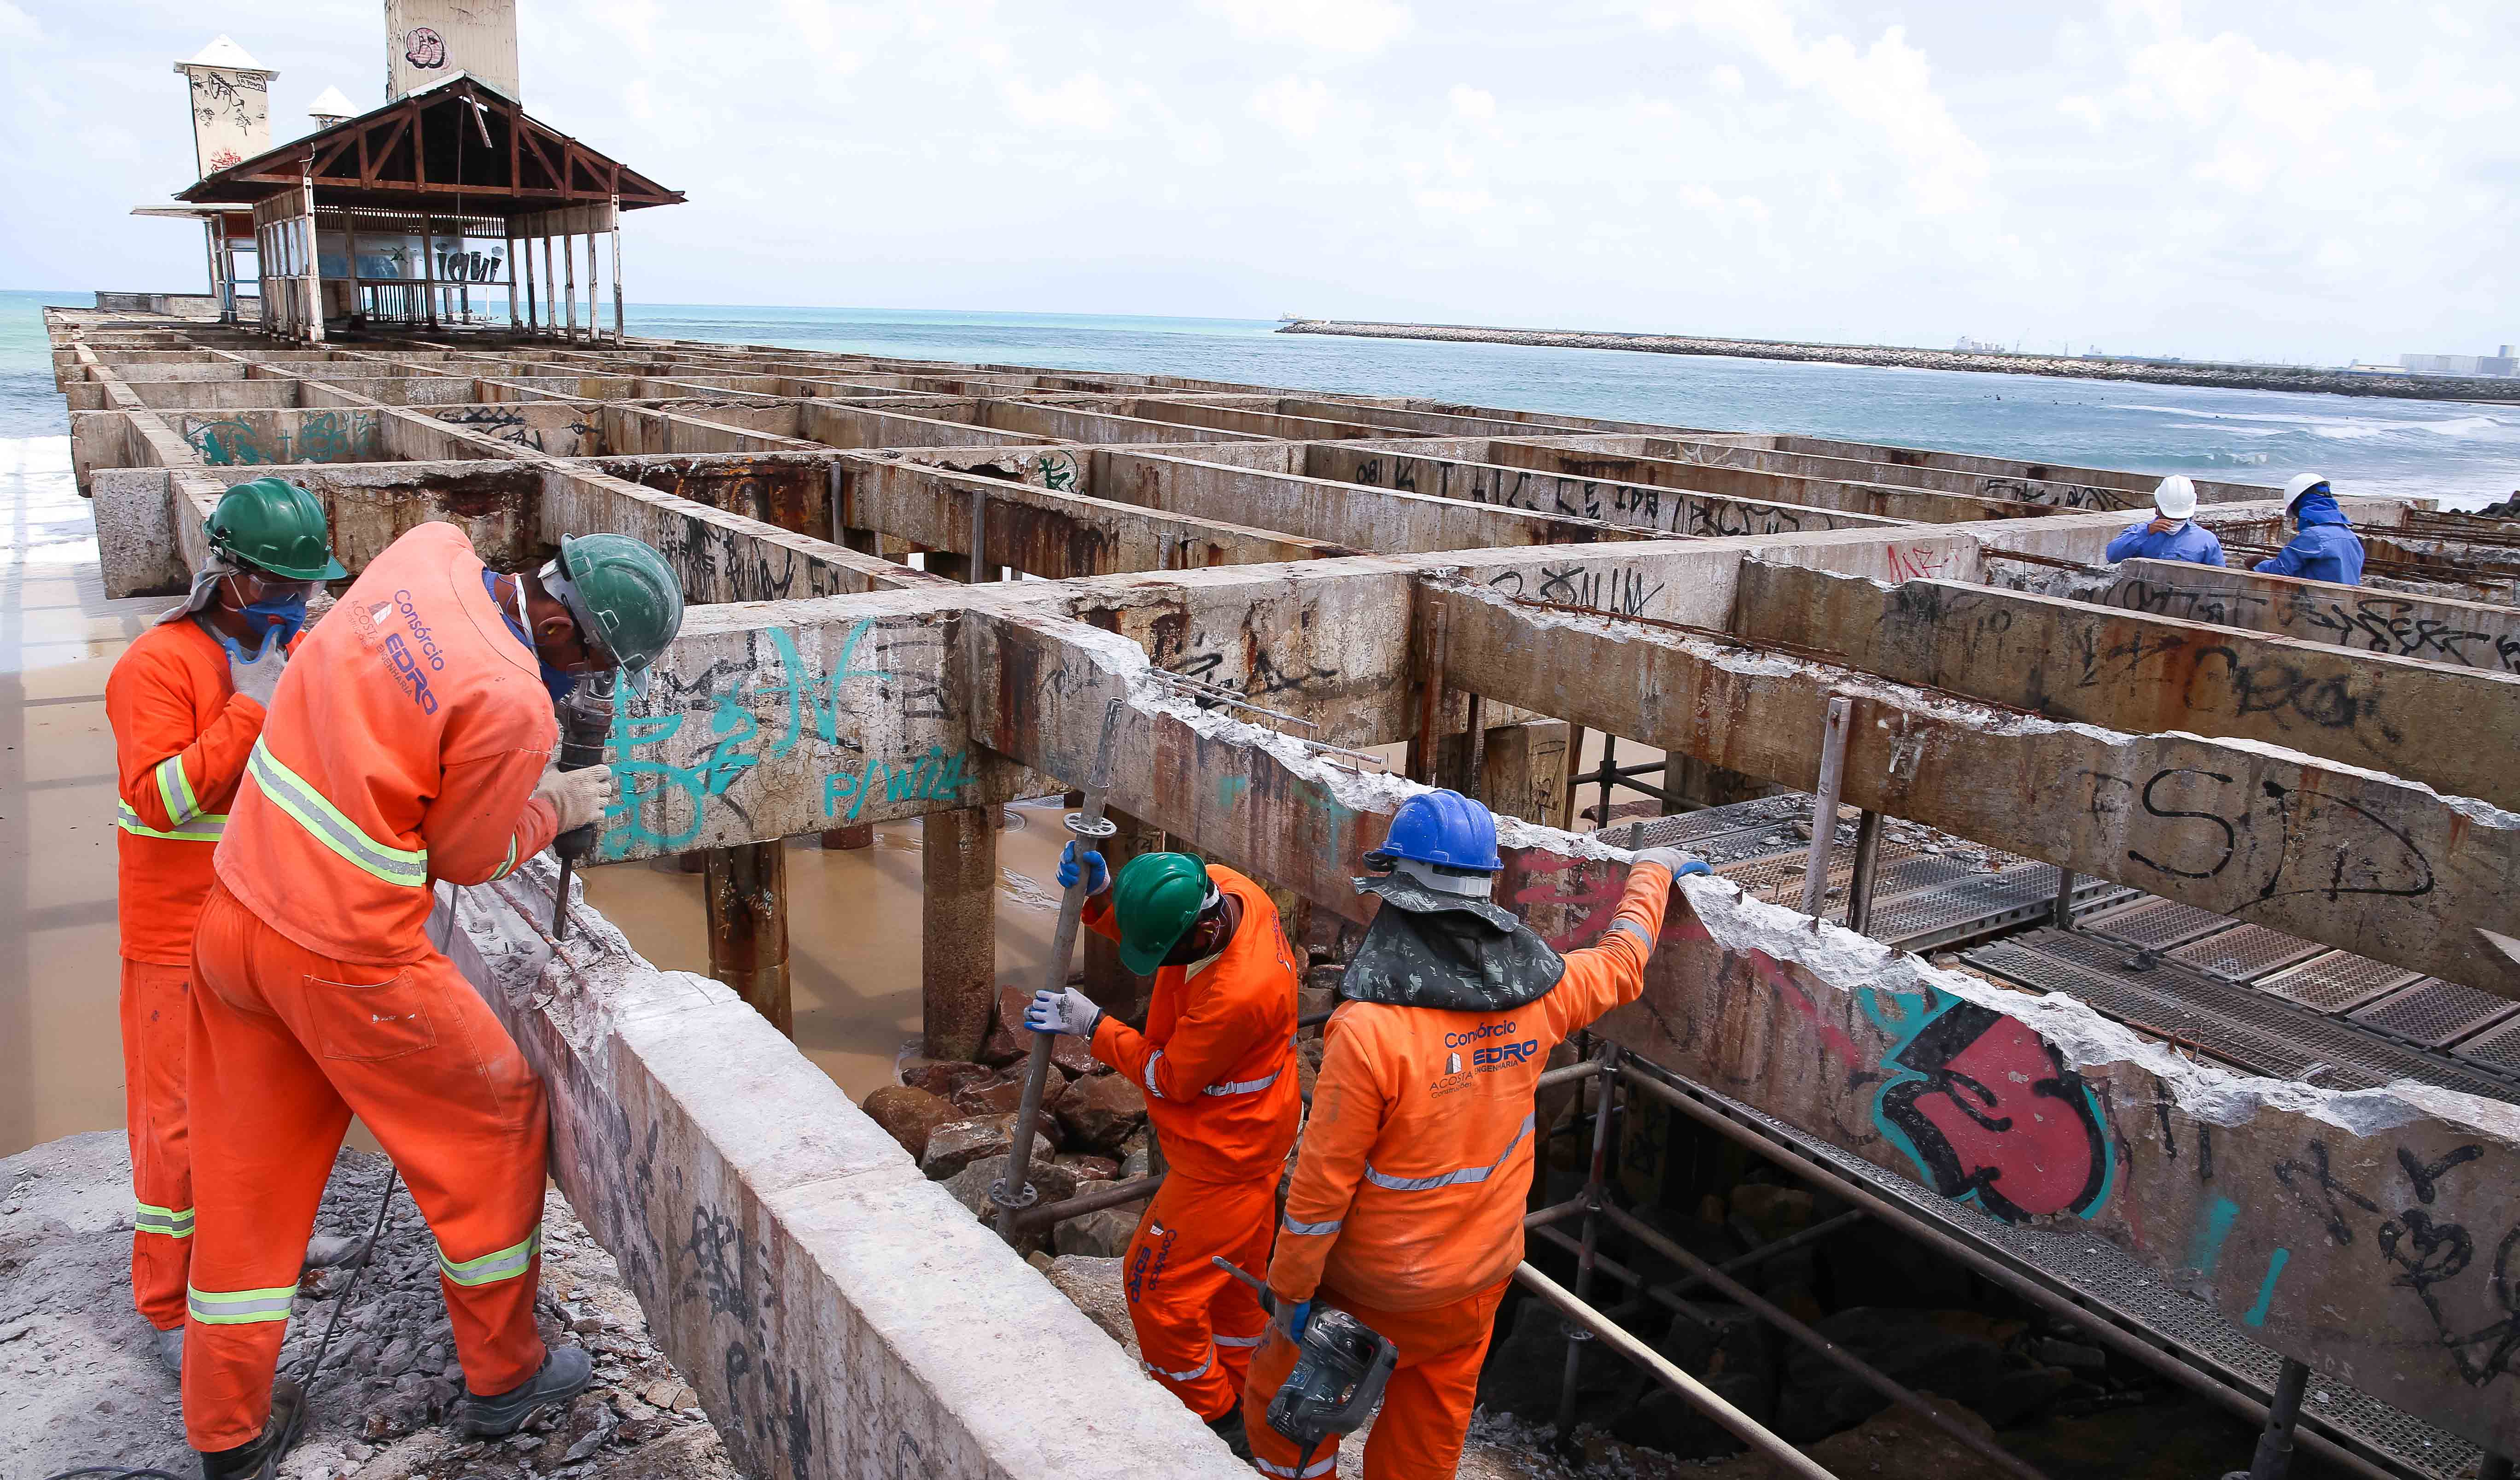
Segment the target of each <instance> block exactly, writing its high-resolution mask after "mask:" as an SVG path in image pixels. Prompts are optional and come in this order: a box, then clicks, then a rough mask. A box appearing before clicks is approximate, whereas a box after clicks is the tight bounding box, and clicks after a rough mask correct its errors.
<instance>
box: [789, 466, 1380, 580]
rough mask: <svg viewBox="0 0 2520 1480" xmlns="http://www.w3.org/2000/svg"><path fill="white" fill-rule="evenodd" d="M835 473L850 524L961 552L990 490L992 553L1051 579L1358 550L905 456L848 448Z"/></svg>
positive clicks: (1004, 561)
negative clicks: (974, 508)
mask: <svg viewBox="0 0 2520 1480" xmlns="http://www.w3.org/2000/svg"><path fill="white" fill-rule="evenodd" d="M839 477H840V478H841V480H842V488H843V496H844V497H845V498H846V500H847V505H848V514H847V521H848V525H849V527H851V528H866V529H874V530H877V531H878V532H880V533H883V534H888V535H891V536H893V537H895V538H897V539H903V540H908V541H909V542H911V543H912V544H915V545H920V546H923V547H925V548H927V549H929V550H941V551H946V552H950V553H953V554H958V555H968V554H969V553H970V545H971V502H972V499H973V498H974V497H975V496H982V497H985V499H986V501H987V508H988V529H987V534H986V536H985V539H986V544H987V551H986V553H987V555H988V556H989V558H990V560H991V561H992V562H994V563H996V564H1000V565H1012V566H1013V567H1014V568H1015V569H1017V570H1021V571H1025V572H1027V573H1029V574H1032V575H1037V576H1040V577H1042V578H1044V579H1046V580H1061V579H1065V578H1067V577H1071V576H1090V575H1109V574H1112V573H1114V572H1118V571H1124V570H1171V569H1186V568H1190V567H1193V566H1198V565H1251V564H1262V563H1267V562H1271V561H1302V560H1317V559H1320V558H1322V557H1325V556H1337V555H1348V554H1353V553H1354V552H1352V551H1349V550H1346V549H1343V548H1341V547H1339V546H1336V545H1331V544H1328V543H1325V542H1323V541H1320V540H1307V539H1299V538H1296V537H1293V536H1289V535H1283V534H1278V533H1274V532H1272V531H1270V530H1267V529H1259V528H1254V527H1251V526H1249V525H1245V524H1238V523H1228V522H1225V521H1222V520H1218V519H1204V518H1192V517H1187V516H1180V515H1172V514H1164V513H1160V512H1157V511H1153V510H1148V509H1143V508H1140V507H1138V506H1136V505H1133V504H1117V503H1112V502H1111V501H1109V500H1107V499H1093V498H1085V497H1082V496H1080V495H1077V494H1073V493H1060V492H1053V491H1051V490H1050V489H1047V488H1036V487H1030V486H1027V485H1025V484H1022V483H1011V482H1008V481H1005V480H1004V479H1000V478H991V477H984V476H980V475H976V474H971V473H957V472H953V471H947V470H944V469H939V468H934V467H930V466H927V465H924V464H921V463H914V462H910V461H907V460H903V459H891V460H886V459H882V458H875V457H859V456H850V457H847V458H845V459H844V460H843V461H842V463H841V464H840V465H839Z"/></svg>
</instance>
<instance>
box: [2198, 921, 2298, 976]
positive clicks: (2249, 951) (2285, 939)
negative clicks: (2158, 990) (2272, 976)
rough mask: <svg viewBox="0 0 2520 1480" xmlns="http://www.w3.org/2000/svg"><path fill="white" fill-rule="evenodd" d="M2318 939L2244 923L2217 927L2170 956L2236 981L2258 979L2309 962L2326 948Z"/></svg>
mask: <svg viewBox="0 0 2520 1480" xmlns="http://www.w3.org/2000/svg"><path fill="white" fill-rule="evenodd" d="M2326 949H2327V948H2326V947H2325V946H2322V945H2320V944H2318V942H2317V941H2311V940H2304V939H2302V938H2301V937H2300V936H2298V935H2286V934H2285V933H2283V932H2282V931H2281V930H2270V929H2268V928H2267V927H2266V926H2264V925H2242V926H2240V927H2239V928H2238V929H2236V930H2217V931H2215V932H2214V933H2213V934H2211V935H2208V936H2205V937H2204V938H2203V939H2201V940H2191V941H2189V942H2188V943H2187V944H2185V945H2183V946H2179V947H2177V948H2175V949H2173V950H2172V951H2171V953H2170V954H2171V955H2172V956H2174V957H2176V958H2178V959H2179V960H2181V961H2183V962H2185V963H2187V964H2189V965H2191V966H2194V967H2195V968H2196V969H2198V970H2200V971H2211V972H2213V973H2214V974H2215V975H2217V976H2228V977H2229V978H2231V979H2232V980H2233V981H2255V980H2257V979H2258V978H2259V977H2261V976H2264V975H2266V974H2267V973H2268V972H2270V971H2276V970H2280V969H2282V968H2283V967H2285V966H2289V965H2292V964H2295V963H2297V962H2304V961H2308V960H2309V959H2310V958H2312V957H2314V956H2317V955H2318V954H2319V953H2320V952H2322V951H2324V950H2326Z"/></svg>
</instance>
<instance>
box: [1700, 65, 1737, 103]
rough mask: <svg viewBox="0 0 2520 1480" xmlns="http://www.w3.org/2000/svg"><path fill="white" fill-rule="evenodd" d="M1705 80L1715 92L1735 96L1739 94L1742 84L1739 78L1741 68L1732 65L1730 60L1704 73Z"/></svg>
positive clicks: (1730, 96)
mask: <svg viewBox="0 0 2520 1480" xmlns="http://www.w3.org/2000/svg"><path fill="white" fill-rule="evenodd" d="M1706 81H1707V84H1708V85H1709V86H1711V87H1713V88H1714V89H1715V90H1716V91H1717V92H1719V93H1722V94H1723V95H1724V96H1726V97H1728V98H1737V97H1739V96H1741V92H1742V88H1743V85H1744V84H1743V82H1742V79H1741V68H1739V67H1734V66H1733V64H1732V63H1730V62H1727V63H1725V64H1724V65H1723V66H1722V67H1717V68H1715V70H1713V71H1711V72H1708V73H1707V74H1706Z"/></svg>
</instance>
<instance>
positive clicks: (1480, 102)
mask: <svg viewBox="0 0 2520 1480" xmlns="http://www.w3.org/2000/svg"><path fill="white" fill-rule="evenodd" d="M1452 98H1453V112H1454V113H1455V114H1456V115H1458V116H1460V117H1463V118H1477V119H1487V118H1493V117H1495V116H1496V94H1494V93H1492V92H1489V91H1487V90H1486V89H1484V88H1477V87H1472V86H1470V85H1469V84H1468V83H1466V82H1456V83H1454V84H1453V92H1452Z"/></svg>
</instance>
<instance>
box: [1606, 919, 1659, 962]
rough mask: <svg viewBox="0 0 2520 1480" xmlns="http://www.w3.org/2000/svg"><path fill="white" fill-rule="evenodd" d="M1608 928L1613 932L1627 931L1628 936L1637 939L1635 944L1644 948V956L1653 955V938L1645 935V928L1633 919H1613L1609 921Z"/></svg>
mask: <svg viewBox="0 0 2520 1480" xmlns="http://www.w3.org/2000/svg"><path fill="white" fill-rule="evenodd" d="M1610 928H1611V929H1613V930H1625V931H1627V932H1628V933H1629V934H1630V935H1633V936H1635V937H1636V938H1637V944H1638V945H1641V946H1643V947H1644V948H1645V954H1646V955H1647V956H1651V955H1652V954H1653V946H1654V943H1653V937H1652V936H1650V935H1647V934H1646V933H1645V927H1644V926H1643V925H1641V924H1638V923H1637V922H1636V921H1635V920H1633V919H1614V920H1612V921H1610Z"/></svg>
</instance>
